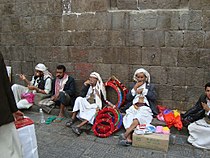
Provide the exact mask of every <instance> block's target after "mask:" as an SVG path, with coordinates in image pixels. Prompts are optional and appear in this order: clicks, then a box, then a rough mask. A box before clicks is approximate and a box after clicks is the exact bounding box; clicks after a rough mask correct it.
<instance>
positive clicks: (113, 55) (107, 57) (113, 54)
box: [102, 47, 129, 64]
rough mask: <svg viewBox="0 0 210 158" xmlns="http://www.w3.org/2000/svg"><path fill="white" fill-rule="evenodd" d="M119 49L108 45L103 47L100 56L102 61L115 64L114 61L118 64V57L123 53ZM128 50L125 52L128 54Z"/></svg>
mask: <svg viewBox="0 0 210 158" xmlns="http://www.w3.org/2000/svg"><path fill="white" fill-rule="evenodd" d="M122 49H123V48H122ZM119 50H121V48H113V47H110V48H107V49H105V51H103V56H102V58H103V63H107V64H115V63H117V64H119V63H120V62H121V59H120V58H121V56H122V54H123V53H121V52H120V51H119ZM127 50H128V49H127ZM128 51H129V50H128ZM128 51H126V53H127V54H129V53H128ZM126 56H127V55H126ZM127 60H129V59H127Z"/></svg>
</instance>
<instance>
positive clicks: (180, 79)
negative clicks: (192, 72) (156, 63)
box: [167, 67, 186, 86]
mask: <svg viewBox="0 0 210 158" xmlns="http://www.w3.org/2000/svg"><path fill="white" fill-rule="evenodd" d="M185 71H186V69H185V68H183V67H168V68H167V75H168V78H167V79H168V82H167V83H168V85H171V86H185V85H186V76H185Z"/></svg>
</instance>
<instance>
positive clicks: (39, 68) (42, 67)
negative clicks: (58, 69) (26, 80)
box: [35, 63, 52, 79]
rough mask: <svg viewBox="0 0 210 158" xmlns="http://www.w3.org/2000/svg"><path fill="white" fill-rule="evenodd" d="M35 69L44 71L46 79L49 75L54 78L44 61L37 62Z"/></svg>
mask: <svg viewBox="0 0 210 158" xmlns="http://www.w3.org/2000/svg"><path fill="white" fill-rule="evenodd" d="M35 70H38V71H42V72H43V73H44V79H46V78H47V77H50V78H52V74H51V73H50V72H49V71H48V70H47V67H46V66H45V65H44V64H42V63H39V64H37V65H36V66H35Z"/></svg>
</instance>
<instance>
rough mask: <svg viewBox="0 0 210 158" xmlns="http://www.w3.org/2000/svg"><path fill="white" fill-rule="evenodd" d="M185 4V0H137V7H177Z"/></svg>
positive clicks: (185, 5)
mask: <svg viewBox="0 0 210 158" xmlns="http://www.w3.org/2000/svg"><path fill="white" fill-rule="evenodd" d="M187 5H188V1H187V0H181V1H180V0H147V1H145V0H138V7H139V9H179V8H186V7H187Z"/></svg>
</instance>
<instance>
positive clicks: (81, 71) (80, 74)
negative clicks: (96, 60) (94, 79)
mask: <svg viewBox="0 0 210 158" xmlns="http://www.w3.org/2000/svg"><path fill="white" fill-rule="evenodd" d="M92 70H93V64H92V63H75V78H76V79H77V80H82V81H83V82H84V81H85V80H87V79H88V78H89V76H90V73H91V72H92Z"/></svg>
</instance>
